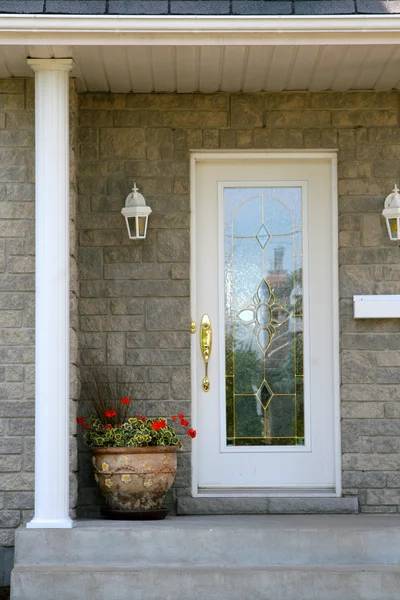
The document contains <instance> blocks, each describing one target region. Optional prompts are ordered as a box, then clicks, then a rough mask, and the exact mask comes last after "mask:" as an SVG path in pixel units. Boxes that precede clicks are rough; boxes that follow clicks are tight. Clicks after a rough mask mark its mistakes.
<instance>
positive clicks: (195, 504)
mask: <svg viewBox="0 0 400 600" xmlns="http://www.w3.org/2000/svg"><path fill="white" fill-rule="evenodd" d="M357 513H358V498H357V497H354V496H353V497H349V498H339V497H336V496H325V497H324V496H310V495H309V496H302V497H299V496H297V497H294V496H288V495H287V494H286V496H275V497H274V496H269V497H266V496H264V497H261V496H253V497H249V496H231V497H227V496H226V495H225V496H216V495H214V496H204V495H203V496H197V497H196V498H192V497H189V496H182V497H180V498H178V503H177V514H178V515H268V514H275V515H279V514H292V515H296V514H297V515H305V514H357Z"/></svg>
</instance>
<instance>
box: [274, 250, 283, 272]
mask: <svg viewBox="0 0 400 600" xmlns="http://www.w3.org/2000/svg"><path fill="white" fill-rule="evenodd" d="M274 254H275V268H274V271H283V255H284V254H285V248H283V246H278V248H274Z"/></svg>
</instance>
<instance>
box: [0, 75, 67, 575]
mask: <svg viewBox="0 0 400 600" xmlns="http://www.w3.org/2000/svg"><path fill="white" fill-rule="evenodd" d="M77 113H78V96H77V93H76V90H75V85H74V82H73V81H71V84H70V147H71V153H70V158H71V172H70V190H71V191H70V207H71V399H72V400H73V402H71V461H70V463H71V465H70V466H71V498H70V506H71V514H72V516H73V515H74V514H75V507H76V504H77V481H76V479H77V454H76V437H75V435H74V433H75V414H76V409H75V405H76V402H75V401H76V400H77V398H78V397H79V387H78V385H77V381H78V378H77V369H78V362H79V360H78V358H79V357H78V342H77V329H78V322H77V318H78V303H77V298H78V277H77V273H78V270H77V256H78V250H77V238H76V226H75V225H76V206H77V184H76V151H75V149H76V146H77ZM34 143H35V141H34V81H33V79H27V80H24V79H1V80H0V165H1V166H0V564H2V566H4V568H3V569H0V585H6V584H7V583H8V581H9V572H10V570H11V565H12V552H13V548H12V547H13V545H14V531H15V528H16V527H18V526H19V525H20V524H21V523H22V522H25V521H27V520H30V519H31V518H32V516H33V502H34V498H33V496H34V494H33V489H34V474H33V470H34V414H35V407H34V397H35V388H34V352H35V349H34V343H35V330H34V326H35V297H34V296H35V293H34V290H35V279H34V277H35V276H34V268H35V264H34V263H35V256H34V254H35V221H34V215H35V203H34V200H35V184H34V176H35V172H34V159H35V152H34Z"/></svg>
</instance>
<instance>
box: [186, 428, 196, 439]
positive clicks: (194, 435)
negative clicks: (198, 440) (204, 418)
mask: <svg viewBox="0 0 400 600" xmlns="http://www.w3.org/2000/svg"><path fill="white" fill-rule="evenodd" d="M186 433H187V434H188V435H190V437H191V438H192V439H194V438H195V437H196V435H197V431H196V430H195V429H193V427H191V428H190V429H188V430H187V432H186Z"/></svg>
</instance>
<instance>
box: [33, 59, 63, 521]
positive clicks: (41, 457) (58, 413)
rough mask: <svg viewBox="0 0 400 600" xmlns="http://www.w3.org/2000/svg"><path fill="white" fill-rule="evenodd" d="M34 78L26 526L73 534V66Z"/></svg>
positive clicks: (49, 65)
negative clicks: (30, 461)
mask: <svg viewBox="0 0 400 600" xmlns="http://www.w3.org/2000/svg"><path fill="white" fill-rule="evenodd" d="M28 64H29V65H30V67H31V68H32V69H33V70H34V72H35V127H36V133H35V136H36V137H35V152H36V358H35V360H36V390H35V396H36V400H35V401H36V426H35V427H36V429H35V446H36V451H35V516H34V518H33V519H32V521H30V523H28V525H27V527H31V528H41V527H56V528H67V527H72V526H73V523H72V520H71V519H70V517H69V443H68V437H69V100H68V98H69V93H68V90H69V71H70V70H71V68H72V65H73V61H72V59H70V58H65V59H36V58H35V59H29V60H28Z"/></svg>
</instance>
